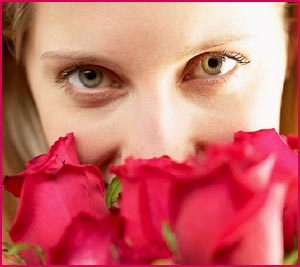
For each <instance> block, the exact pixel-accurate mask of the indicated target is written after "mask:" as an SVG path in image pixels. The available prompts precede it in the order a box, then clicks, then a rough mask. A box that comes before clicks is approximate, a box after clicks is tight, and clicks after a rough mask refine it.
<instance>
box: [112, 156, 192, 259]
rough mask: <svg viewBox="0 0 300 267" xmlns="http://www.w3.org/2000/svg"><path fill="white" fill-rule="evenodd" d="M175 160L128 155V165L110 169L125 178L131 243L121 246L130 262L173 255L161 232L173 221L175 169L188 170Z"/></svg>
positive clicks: (122, 206) (123, 211) (126, 235)
mask: <svg viewBox="0 0 300 267" xmlns="http://www.w3.org/2000/svg"><path fill="white" fill-rule="evenodd" d="M180 167H181V165H179V164H178V165H177V164H176V163H174V162H172V161H171V160H170V158H168V157H162V158H159V159H155V158H154V159H150V160H142V159H141V160H134V159H133V158H128V159H127V160H126V162H125V165H122V166H112V167H111V169H110V171H111V172H112V173H114V174H116V175H118V177H119V178H120V180H121V184H122V196H121V200H120V202H119V204H120V211H121V215H122V216H123V217H124V218H125V226H124V239H125V241H126V243H127V244H128V246H127V247H126V245H124V246H123V247H120V260H121V262H123V263H126V264H135V263H139V264H150V263H151V262H152V261H154V260H156V259H161V258H170V257H171V253H170V251H169V250H168V248H167V246H166V243H165V241H164V240H163V238H162V235H161V231H162V230H161V229H162V223H163V222H164V221H169V220H170V217H169V206H170V200H169V195H168V194H169V191H170V187H171V185H172V177H173V175H174V174H173V173H172V171H173V172H174V173H175V174H176V175H180V171H181V172H182V173H183V174H185V173H186V171H187V170H186V168H185V167H186V166H183V167H184V169H183V170H181V169H180Z"/></svg>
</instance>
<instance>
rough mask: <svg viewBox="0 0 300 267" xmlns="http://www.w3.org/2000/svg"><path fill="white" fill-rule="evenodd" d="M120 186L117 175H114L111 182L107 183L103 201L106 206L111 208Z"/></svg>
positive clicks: (117, 196)
mask: <svg viewBox="0 0 300 267" xmlns="http://www.w3.org/2000/svg"><path fill="white" fill-rule="evenodd" d="M121 189H122V186H121V182H120V179H119V177H117V176H116V177H114V179H113V180H112V181H111V183H110V184H109V185H108V187H107V190H106V195H105V203H106V206H107V208H111V206H112V205H113V204H114V203H115V202H116V201H117V199H118V198H119V194H120V192H121Z"/></svg>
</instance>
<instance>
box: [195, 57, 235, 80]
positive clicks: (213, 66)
mask: <svg viewBox="0 0 300 267" xmlns="http://www.w3.org/2000/svg"><path fill="white" fill-rule="evenodd" d="M236 65H237V61H236V60H234V59H231V58H228V57H225V56H217V55H207V56H205V57H204V58H203V59H201V61H200V64H198V66H197V67H196V68H195V71H194V75H195V76H197V77H199V76H200V77H201V76H205V75H207V74H208V75H219V74H225V73H227V72H228V71H230V70H232V69H233V68H234V67H235V66H236Z"/></svg>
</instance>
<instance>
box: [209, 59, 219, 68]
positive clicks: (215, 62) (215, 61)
mask: <svg viewBox="0 0 300 267" xmlns="http://www.w3.org/2000/svg"><path fill="white" fill-rule="evenodd" d="M218 65H219V60H218V59H217V58H215V57H212V58H210V59H209V60H208V66H209V67H210V68H216V67H217V66H218Z"/></svg>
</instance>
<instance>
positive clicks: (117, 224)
mask: <svg viewBox="0 0 300 267" xmlns="http://www.w3.org/2000/svg"><path fill="white" fill-rule="evenodd" d="M122 226H123V219H122V218H121V217H119V216H114V215H110V216H107V217H104V218H102V219H101V220H99V219H98V218H96V217H93V216H91V215H90V214H87V213H79V214H78V215H77V217H75V218H74V219H73V220H72V222H71V223H70V225H69V226H68V227H67V228H66V230H65V232H64V234H63V235H62V237H61V239H60V241H59V243H58V244H57V246H55V248H53V249H51V250H50V252H49V255H48V257H47V264H65V265H101V264H114V263H118V258H117V257H118V255H114V253H115V252H116V251H114V250H113V249H114V248H113V244H114V242H115V241H116V240H117V239H118V238H119V236H120V234H121V232H122Z"/></svg>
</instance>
